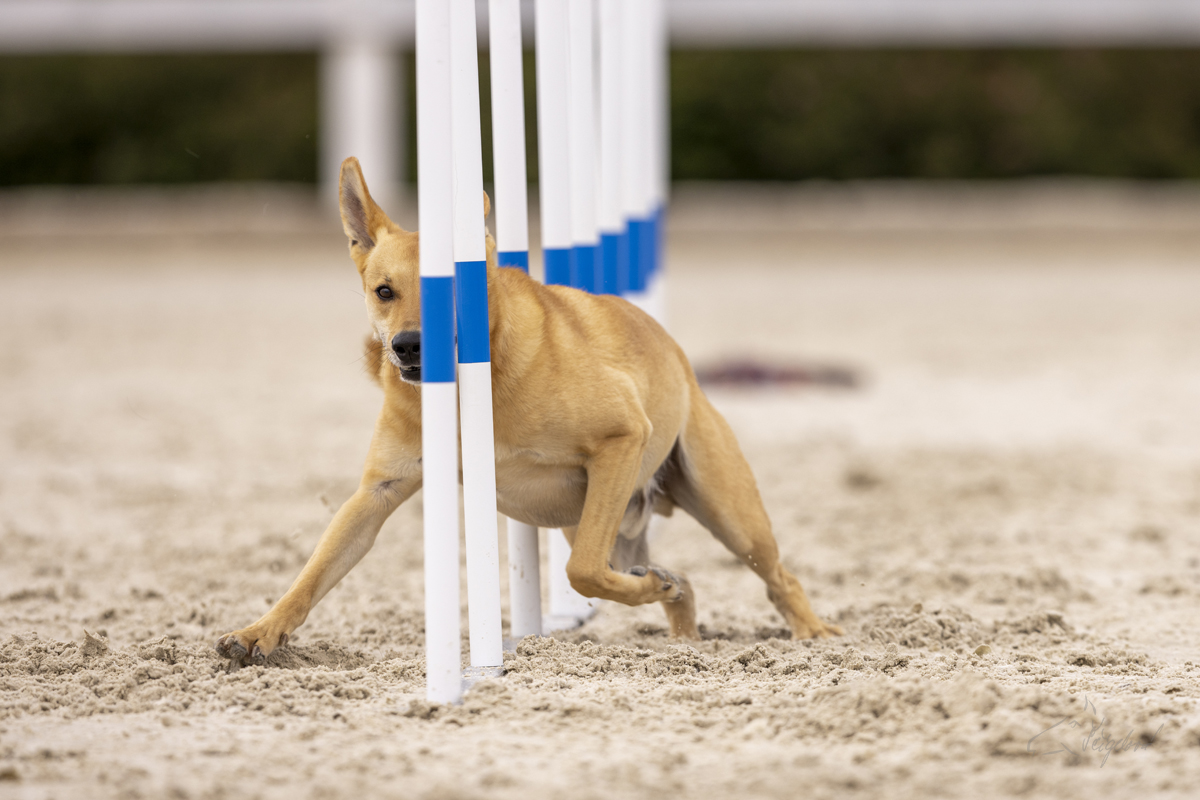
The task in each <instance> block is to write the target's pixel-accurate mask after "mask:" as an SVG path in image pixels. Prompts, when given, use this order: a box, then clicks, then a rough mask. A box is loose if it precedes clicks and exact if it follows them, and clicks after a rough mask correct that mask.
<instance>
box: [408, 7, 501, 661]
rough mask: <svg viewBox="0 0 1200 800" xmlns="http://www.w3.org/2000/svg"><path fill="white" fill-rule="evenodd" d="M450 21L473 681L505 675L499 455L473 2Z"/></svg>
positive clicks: (456, 274) (454, 10)
mask: <svg viewBox="0 0 1200 800" xmlns="http://www.w3.org/2000/svg"><path fill="white" fill-rule="evenodd" d="M450 14H451V17H450V20H451V25H450V45H451V47H450V50H451V87H450V99H451V107H452V110H453V113H452V116H451V123H452V133H451V142H452V145H453V149H454V290H455V291H454V294H455V301H456V302H455V308H456V311H457V321H458V382H459V402H460V404H461V421H460V425H461V426H462V466H463V512H464V517H465V519H464V521H465V523H466V545H467V620H468V628H469V634H470V642H471V667H472V671H473V673H472V674H473V676H476V677H478V676H480V675H488V674H499V673H500V672H501V671H502V668H503V664H504V644H503V639H502V636H501V630H500V547H499V542H498V541H497V536H498V533H497V530H496V450H495V439H494V434H493V430H492V363H491V341H490V336H489V326H488V285H487V245H486V241H485V238H484V237H485V232H486V230H485V227H484V216H483V212H484V204H483V145H482V143H481V141H480V131H479V63H478V59H479V55H478V52H479V45H478V42H477V41H476V28H475V2H474V0H450ZM422 235H424V234H422Z"/></svg>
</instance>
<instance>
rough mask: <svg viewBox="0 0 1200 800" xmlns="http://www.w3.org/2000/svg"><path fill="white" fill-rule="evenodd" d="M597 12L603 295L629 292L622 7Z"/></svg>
mask: <svg viewBox="0 0 1200 800" xmlns="http://www.w3.org/2000/svg"><path fill="white" fill-rule="evenodd" d="M599 4H600V13H599V23H600V59H599V62H600V81H599V83H600V103H599V107H600V108H599V110H600V126H599V131H600V148H599V150H600V152H599V169H598V170H597V173H598V176H599V178H598V180H599V184H600V190H599V197H598V200H597V208H596V220H597V223H598V224H599V228H600V275H601V279H600V287H599V290H598V291H599V292H600V293H602V294H616V295H620V294H624V293H626V292H627V291H629V264H628V263H627V262H623V261H622V259H621V255H622V253H621V241H622V237H623V235H624V231H625V222H624V217H623V215H622V213H621V208H622V206H621V174H622V173H621V59H622V49H621V30H622V26H621V4H622V0H599Z"/></svg>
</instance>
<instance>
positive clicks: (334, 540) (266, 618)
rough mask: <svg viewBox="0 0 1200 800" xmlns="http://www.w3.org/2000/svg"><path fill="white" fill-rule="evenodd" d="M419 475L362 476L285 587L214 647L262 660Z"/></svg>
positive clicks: (370, 540) (353, 559) (345, 568)
mask: <svg viewBox="0 0 1200 800" xmlns="http://www.w3.org/2000/svg"><path fill="white" fill-rule="evenodd" d="M420 485H421V481H420V479H419V477H410V478H408V479H405V480H394V479H392V480H383V479H379V478H364V480H363V483H362V484H361V485H360V486H359V488H358V491H356V492H355V493H354V495H353V496H352V497H351V498H350V499H349V500H347V501H346V502H345V504H344V505H343V506H342V507H341V509H339V510H338V512H337V514H335V515H334V517H333V521H332V522H330V523H329V527H328V528H326V529H325V533H323V534H321V539H320V541H319V542H317V548H316V550H314V551H313V554H312V556H311V557H309V559H308V563H307V564H305V565H304V569H303V570H301V572H300V575H299V576H298V577H297V578H296V580H295V582H294V583H292V586H291V588H290V589H288V590H287V593H286V594H285V595H284V596H283V597H281V598H280V599H279V602H277V603H276V604H275V605H274V607H272V608H271V610H270V611H268V612H267V613H266V614H264V615H263V616H262V618H261V619H259V620H258V621H257V622H255V623H254V624H253V625H251V626H250V627H248V628H242V629H241V630H240V631H234V632H233V633H227V634H225V635H224V636H222V637H221V638H220V639H218V640H217V650H218V652H220V653H221V654H222V655H224V656H228V657H229V658H232V659H234V660H235V661H244V662H246V663H251V664H262V663H263V662H264V661H265V660H266V658H267V656H269V655H270V654H271V652H272V651H273V650H274V649H275V648H276V647H279V646H280V645H283V644H287V640H288V637H289V636H290V635H291V633H292V631H294V630H296V628H298V627H300V625H302V624H303V623H304V620H305V619H307V618H308V612H310V611H312V609H313V606H315V605H316V604H317V603H318V602H319V601H320V600H321V598H322V597H324V596H325V595H326V594H328V592H329V590H330V589H332V588H333V587H334V586H336V585H337V582H338V581H340V580H341V579H342V578H344V577H345V576H346V573H348V572H349V571H350V570H351V569H352V568H353V567H354V565H355V564H357V563H358V562H359V561H360V560H361V559H362V557H363V556H365V555H366V554H367V551H368V550H370V549H371V546H372V545H373V544H374V543H375V537H376V536H377V535H378V534H379V529H380V528H381V527H382V526H383V523H384V521H385V520H386V519H387V518H388V516H389V515H390V514H391V513H392V512H393V511H395V510H396V508H397V507H398V506H399V505H400V504H401V503H402V502H404V501H405V500H407V499H408V498H409V497H411V496H412V495H413V493H414V492H416V490H417V489H418V488H420Z"/></svg>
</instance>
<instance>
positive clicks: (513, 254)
mask: <svg viewBox="0 0 1200 800" xmlns="http://www.w3.org/2000/svg"><path fill="white" fill-rule="evenodd" d="M496 263H497V264H499V265H500V266H502V267H517V268H518V269H520V270H522V271H524V272H529V251H528V250H501V251H500V252H498V253H496Z"/></svg>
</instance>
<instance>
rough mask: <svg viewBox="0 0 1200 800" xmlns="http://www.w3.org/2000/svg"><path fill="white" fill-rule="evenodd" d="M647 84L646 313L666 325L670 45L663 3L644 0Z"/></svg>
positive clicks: (669, 183) (669, 169) (669, 164)
mask: <svg viewBox="0 0 1200 800" xmlns="http://www.w3.org/2000/svg"><path fill="white" fill-rule="evenodd" d="M646 5H647V10H648V16H649V23H648V25H647V36H646V46H647V62H648V74H647V82H648V84H649V87H650V91H649V93H648V99H649V109H648V114H649V116H648V119H649V122H650V131H649V133H650V136H649V147H650V169H649V177H650V181H651V183H650V247H649V251H648V253H647V257H648V258H649V266H648V268H647V280H646V295H647V296H646V311H647V312H648V313H649V314H650V316H652V317H654V318H655V319H656V320H658V322H659V324H661V325H662V326H663V327H666V325H667V283H666V279H667V276H666V271H665V270H664V261H665V256H666V221H667V195H668V192H669V190H670V186H671V118H670V114H671V110H670V109H671V107H670V52H671V51H670V44H669V42H668V38H667V15H666V6H665V3H664V2H663V0H647V3H646Z"/></svg>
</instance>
